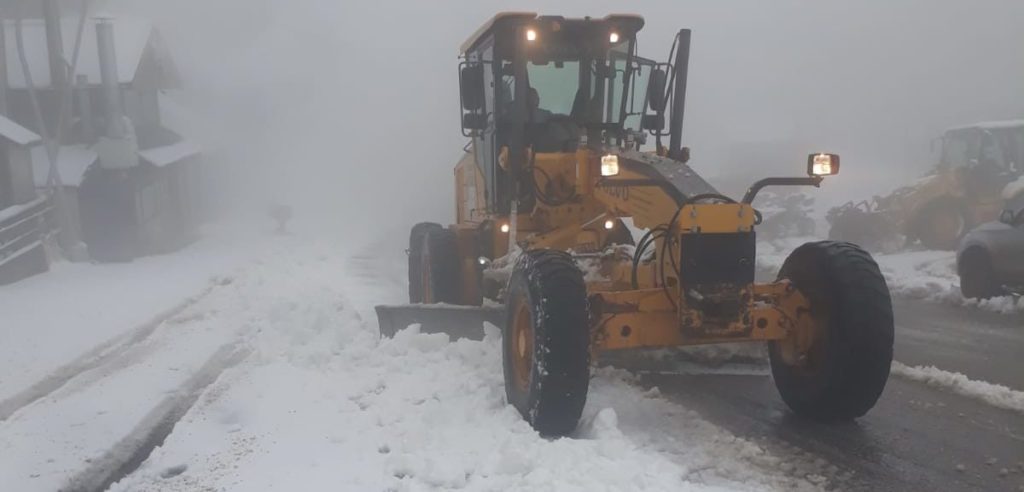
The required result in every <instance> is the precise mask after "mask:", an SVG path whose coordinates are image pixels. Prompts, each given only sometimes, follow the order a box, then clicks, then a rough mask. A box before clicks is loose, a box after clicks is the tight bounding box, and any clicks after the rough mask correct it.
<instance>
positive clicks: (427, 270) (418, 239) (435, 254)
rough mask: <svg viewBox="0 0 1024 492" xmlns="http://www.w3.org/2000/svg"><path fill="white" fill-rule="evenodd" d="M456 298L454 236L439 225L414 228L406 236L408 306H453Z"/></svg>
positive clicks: (457, 285)
mask: <svg viewBox="0 0 1024 492" xmlns="http://www.w3.org/2000/svg"><path fill="white" fill-rule="evenodd" d="M458 298H459V257H458V245H457V242H456V238H455V233H454V232H452V231H450V230H447V229H444V228H442V227H441V226H440V225H438V224H434V223H429V222H424V223H421V224H416V226H414V227H413V228H412V232H411V233H410V234H409V302H412V303H426V304H433V303H439V302H443V303H452V304H454V303H455V302H456V301H458Z"/></svg>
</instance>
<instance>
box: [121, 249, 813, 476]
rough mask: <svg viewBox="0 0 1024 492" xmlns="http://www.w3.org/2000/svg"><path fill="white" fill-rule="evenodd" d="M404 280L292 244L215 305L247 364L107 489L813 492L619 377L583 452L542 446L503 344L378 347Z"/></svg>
mask: <svg viewBox="0 0 1024 492" xmlns="http://www.w3.org/2000/svg"><path fill="white" fill-rule="evenodd" d="M295 250H304V251H301V252H299V253H297V252H296V251H295ZM402 264H403V262H402V261H401V260H400V259H395V260H393V261H390V260H372V259H361V260H353V261H346V260H344V259H343V258H341V257H339V256H337V255H336V254H335V253H332V252H331V248H330V247H328V246H320V247H314V248H309V247H303V246H299V245H295V248H294V249H290V250H288V251H281V252H280V254H277V255H275V256H274V258H273V259H268V261H267V262H266V263H265V264H262V265H260V267H259V268H257V269H256V271H255V272H254V273H253V277H254V278H256V277H259V278H260V279H261V280H262V281H261V282H256V281H251V282H246V284H247V285H248V286H249V287H248V288H247V290H246V292H248V294H246V295H240V296H239V297H237V298H236V299H234V301H233V303H237V306H234V305H231V304H223V303H221V304H218V305H217V306H218V309H220V310H227V311H230V312H235V311H242V310H243V309H242V308H243V307H244V309H245V310H250V311H249V312H250V319H251V322H252V323H253V324H254V326H255V328H256V329H254V330H250V331H248V333H251V334H252V338H251V340H250V342H249V343H250V345H251V346H252V347H253V349H254V353H253V355H252V356H250V357H249V358H248V359H247V360H246V361H245V362H244V363H242V364H241V365H239V366H237V367H236V368H234V369H231V370H229V371H228V372H227V373H225V374H224V375H223V376H222V377H221V379H220V380H219V381H218V382H217V383H216V384H215V385H214V386H213V387H211V388H210V389H209V390H208V391H207V392H206V394H205V395H204V396H203V397H202V398H201V399H200V401H199V402H198V404H197V405H196V406H194V407H193V408H192V409H191V410H190V411H189V413H188V414H186V415H185V417H184V418H183V420H182V421H180V422H179V423H178V425H177V426H176V427H175V430H174V433H173V434H171V435H170V436H169V438H168V439H167V440H166V442H165V443H164V445H163V446H161V447H160V448H158V449H156V450H155V451H154V452H153V454H152V455H150V457H149V459H148V460H147V461H146V462H145V463H144V464H143V465H142V467H141V468H140V469H139V470H138V471H137V472H136V473H134V474H132V475H131V476H129V477H127V478H126V479H125V480H122V481H121V482H120V483H118V484H115V486H114V487H113V490H115V491H121V490H124V491H129V490H130V491H135V490H171V491H173V490H205V489H211V490H328V489H341V490H428V489H453V488H460V489H467V490H766V489H779V490H782V489H785V490H793V489H815V488H817V487H816V486H815V485H813V484H811V483H810V482H808V481H806V480H803V479H788V478H785V477H782V476H779V475H777V474H776V473H777V472H776V471H775V470H778V469H779V468H780V466H779V465H780V460H779V459H778V458H776V457H774V456H773V455H771V454H770V453H768V452H766V451H765V450H764V449H762V448H761V447H759V446H758V445H757V444H754V443H752V442H749V441H746V440H743V439H739V438H736V437H735V436H733V435H731V434H730V433H728V432H726V431H724V430H722V429H720V428H718V427H716V426H714V425H712V424H710V423H708V422H706V421H704V420H702V419H701V418H700V417H699V416H697V415H696V414H695V413H693V412H690V411H688V410H685V409H683V408H680V407H678V406H676V405H674V404H671V403H669V402H667V401H665V400H663V399H661V398H659V397H658V396H657V392H656V391H654V392H645V391H643V390H642V389H640V388H638V387H636V386H634V385H633V384H631V378H630V376H629V375H628V374H627V373H624V372H622V371H615V370H600V371H597V373H596V374H595V376H594V378H593V380H592V383H591V393H590V397H589V400H588V404H587V407H586V409H585V411H584V419H583V422H582V423H581V426H580V427H579V429H578V430H577V432H576V434H575V435H574V436H572V437H571V438H564V439H557V440H548V439H543V438H541V437H540V436H538V435H537V433H536V432H534V431H533V430H532V429H531V428H530V427H529V425H528V424H526V422H525V421H523V419H522V418H521V417H520V416H519V414H518V413H517V412H516V411H515V410H514V409H513V408H512V407H510V406H509V405H507V404H506V403H505V396H504V383H503V379H502V368H501V350H500V340H499V337H498V335H497V330H495V329H493V328H492V329H489V330H488V335H487V338H486V339H485V340H484V341H480V342H475V341H469V340H458V341H451V340H449V339H448V337H447V335H442V334H421V333H419V332H418V330H416V329H415V327H411V328H409V329H407V330H404V331H402V332H400V333H398V334H397V335H396V336H395V338H393V339H386V340H378V336H377V330H376V322H375V320H374V318H373V311H372V306H373V304H374V303H377V302H383V303H388V302H398V301H400V299H401V298H402V297H404V292H403V290H404V289H403V287H404V286H403V285H402V283H401V277H402V276H400V275H397V274H395V273H390V272H397V271H400V270H401V269H402ZM236 283H237V282H236ZM239 292H240V293H241V290H239ZM223 328H224V329H228V328H230V326H229V325H227V324H225V325H224V326H223Z"/></svg>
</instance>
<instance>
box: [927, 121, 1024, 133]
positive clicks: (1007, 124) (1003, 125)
mask: <svg viewBox="0 0 1024 492" xmlns="http://www.w3.org/2000/svg"><path fill="white" fill-rule="evenodd" d="M970 128H977V129H981V130H1005V129H1008V128H1024V120H1004V121H983V122H980V123H975V124H973V125H964V126H955V127H953V128H950V129H948V130H946V131H947V132H955V131H957V130H967V129H970Z"/></svg>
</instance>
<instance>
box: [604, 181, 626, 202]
mask: <svg viewBox="0 0 1024 492" xmlns="http://www.w3.org/2000/svg"><path fill="white" fill-rule="evenodd" d="M601 189H602V190H604V192H605V193H608V194H609V195H611V196H614V197H615V198H618V199H620V200H623V201H629V187H628V186H621V185H602V186H601Z"/></svg>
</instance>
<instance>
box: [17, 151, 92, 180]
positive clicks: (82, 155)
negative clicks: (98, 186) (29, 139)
mask: <svg viewBox="0 0 1024 492" xmlns="http://www.w3.org/2000/svg"><path fill="white" fill-rule="evenodd" d="M98 159H99V155H98V154H97V153H96V151H94V150H92V149H90V148H89V147H87V146H85V145H63V146H61V147H60V149H59V150H58V151H57V170H58V173H60V182H61V184H62V185H64V186H75V187H77V186H78V185H80V184H82V178H83V177H85V171H86V170H87V169H89V166H91V165H92V164H93V163H94V162H96V161H97V160H98ZM32 174H33V177H34V178H35V181H36V186H38V187H40V188H42V187H45V186H47V184H48V180H49V179H50V156H49V155H48V154H47V152H46V147H44V146H42V145H39V146H36V147H33V148H32Z"/></svg>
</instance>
